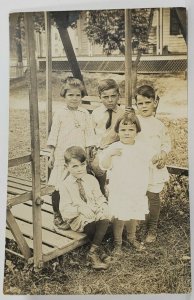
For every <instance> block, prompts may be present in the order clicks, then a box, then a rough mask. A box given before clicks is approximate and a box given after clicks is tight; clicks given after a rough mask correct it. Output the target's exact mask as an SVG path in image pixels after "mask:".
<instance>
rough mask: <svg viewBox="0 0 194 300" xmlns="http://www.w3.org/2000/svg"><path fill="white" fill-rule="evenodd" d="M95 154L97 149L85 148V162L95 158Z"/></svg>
mask: <svg viewBox="0 0 194 300" xmlns="http://www.w3.org/2000/svg"><path fill="white" fill-rule="evenodd" d="M96 154H97V147H96V146H90V147H87V148H86V156H87V161H88V162H90V161H93V160H94V158H95V156H96Z"/></svg>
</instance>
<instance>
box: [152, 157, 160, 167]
mask: <svg viewBox="0 0 194 300" xmlns="http://www.w3.org/2000/svg"><path fill="white" fill-rule="evenodd" d="M158 161H159V156H158V154H155V155H154V156H153V157H152V163H153V165H155V164H157V163H158Z"/></svg>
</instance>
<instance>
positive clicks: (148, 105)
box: [136, 95, 158, 117]
mask: <svg viewBox="0 0 194 300" xmlns="http://www.w3.org/2000/svg"><path fill="white" fill-rule="evenodd" d="M157 104H158V101H157V100H155V99H152V98H150V99H149V98H147V97H144V96H142V95H137V100H136V105H137V108H138V111H139V114H140V115H141V116H142V117H150V116H152V114H153V112H154V111H155V109H156V107H157Z"/></svg>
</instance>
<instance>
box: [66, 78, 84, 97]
mask: <svg viewBox="0 0 194 300" xmlns="http://www.w3.org/2000/svg"><path fill="white" fill-rule="evenodd" d="M62 82H63V86H62V88H61V92H60V95H61V97H64V98H65V96H66V93H67V90H69V89H76V88H77V89H79V90H80V92H81V97H84V96H85V88H84V85H83V83H82V82H81V80H79V79H77V78H75V77H71V76H69V77H67V78H66V79H65V80H62Z"/></svg>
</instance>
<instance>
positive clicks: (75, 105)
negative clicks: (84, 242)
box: [47, 77, 95, 229]
mask: <svg viewBox="0 0 194 300" xmlns="http://www.w3.org/2000/svg"><path fill="white" fill-rule="evenodd" d="M60 95H61V96H62V97H63V98H64V99H65V105H64V106H63V108H61V109H60V110H59V111H56V113H55V114H54V117H53V121H52V127H51V131H50V134H49V137H48V141H47V146H48V147H49V148H50V149H51V153H50V159H49V167H50V168H51V169H52V171H51V174H50V178H49V182H48V183H49V184H50V185H54V186H55V191H54V192H53V193H52V205H53V211H54V224H55V225H56V226H60V227H61V228H62V227H63V226H64V229H65V223H64V221H63V219H62V217H61V214H60V211H59V201H60V196H59V185H60V182H61V180H63V179H64V177H65V176H67V171H66V169H65V168H64V152H65V150H66V149H67V148H69V147H71V146H80V147H82V148H83V149H85V150H86V152H87V153H89V152H90V151H89V149H90V146H93V145H95V136H94V130H93V128H92V123H91V120H90V116H89V113H88V111H87V110H86V109H84V108H82V107H80V104H81V99H82V97H83V96H84V86H83V84H82V82H81V81H80V80H79V79H76V78H73V77H68V78H67V79H66V80H65V81H64V85H63V86H62V89H61V93H60Z"/></svg>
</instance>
